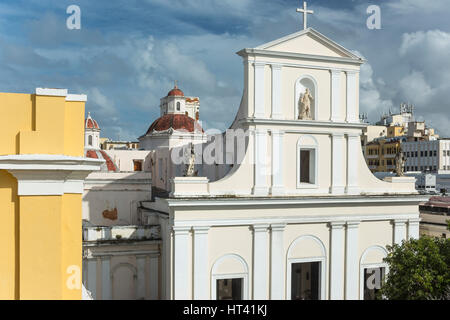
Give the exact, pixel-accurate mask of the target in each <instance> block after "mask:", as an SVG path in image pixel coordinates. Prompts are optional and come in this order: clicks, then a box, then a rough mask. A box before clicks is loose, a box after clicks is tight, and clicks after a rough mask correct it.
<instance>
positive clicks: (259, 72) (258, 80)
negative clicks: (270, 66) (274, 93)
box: [253, 62, 266, 118]
mask: <svg viewBox="0 0 450 320" xmlns="http://www.w3.org/2000/svg"><path fill="white" fill-rule="evenodd" d="M265 65H266V64H265V63H261V62H255V97H254V100H255V111H254V115H253V116H254V117H255V118H264V95H265V93H264V67H265Z"/></svg>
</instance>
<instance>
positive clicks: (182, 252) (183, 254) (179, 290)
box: [173, 226, 191, 300]
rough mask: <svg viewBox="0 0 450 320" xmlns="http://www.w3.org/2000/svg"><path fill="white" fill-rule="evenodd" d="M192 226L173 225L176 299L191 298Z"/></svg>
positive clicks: (174, 295) (174, 296) (174, 294)
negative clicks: (190, 243)
mask: <svg viewBox="0 0 450 320" xmlns="http://www.w3.org/2000/svg"><path fill="white" fill-rule="evenodd" d="M190 229H191V228H190V227H177V226H174V227H173V248H174V249H173V251H174V261H173V270H174V277H173V281H174V286H173V287H174V292H173V298H174V299H175V300H188V299H191V296H190V292H189V269H190V268H189V256H188V250H189V231H190Z"/></svg>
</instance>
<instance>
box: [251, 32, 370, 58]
mask: <svg viewBox="0 0 450 320" xmlns="http://www.w3.org/2000/svg"><path fill="white" fill-rule="evenodd" d="M255 49H260V50H269V51H276V52H289V53H297V54H306V55H316V56H325V57H333V58H349V59H355V60H364V59H363V58H362V57H360V56H358V55H356V54H355V53H353V52H351V51H350V50H347V49H346V48H344V47H343V46H341V45H339V44H338V43H336V42H334V41H333V40H331V39H329V38H327V37H325V36H324V35H323V34H321V33H320V32H318V31H316V30H314V29H312V28H308V29H306V30H302V31H299V32H296V33H293V34H290V35H287V36H285V37H283V38H280V39H277V40H274V41H271V42H268V43H265V44H263V45H260V46H258V47H256V48H255Z"/></svg>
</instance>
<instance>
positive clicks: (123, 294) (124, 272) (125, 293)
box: [111, 263, 137, 300]
mask: <svg viewBox="0 0 450 320" xmlns="http://www.w3.org/2000/svg"><path fill="white" fill-rule="evenodd" d="M111 282H112V298H113V300H124V299H132V300H133V299H135V298H136V290H137V283H136V282H137V270H136V268H135V267H134V266H133V265H132V264H129V263H119V264H117V265H116V266H114V268H113V269H112V270H111Z"/></svg>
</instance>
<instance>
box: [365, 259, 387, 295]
mask: <svg viewBox="0 0 450 320" xmlns="http://www.w3.org/2000/svg"><path fill="white" fill-rule="evenodd" d="M384 275H385V268H384V267H380V268H365V269H364V300H379V299H381V297H380V296H379V291H380V289H381V286H382V284H383V281H384Z"/></svg>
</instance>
